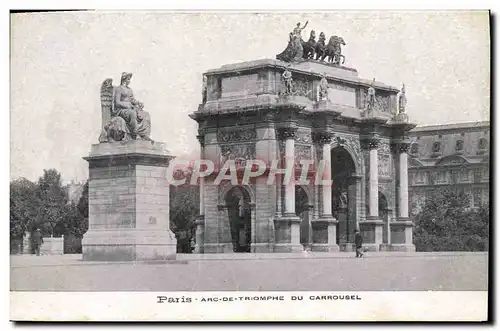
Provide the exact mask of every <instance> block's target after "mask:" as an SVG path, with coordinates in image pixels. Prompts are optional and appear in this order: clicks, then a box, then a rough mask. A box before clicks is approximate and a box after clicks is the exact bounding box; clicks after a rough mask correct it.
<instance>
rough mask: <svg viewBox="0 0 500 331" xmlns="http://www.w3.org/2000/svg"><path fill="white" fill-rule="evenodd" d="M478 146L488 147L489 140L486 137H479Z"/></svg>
mask: <svg viewBox="0 0 500 331" xmlns="http://www.w3.org/2000/svg"><path fill="white" fill-rule="evenodd" d="M478 148H479V149H481V150H484V149H486V148H488V140H486V139H485V138H481V139H479V144H478Z"/></svg>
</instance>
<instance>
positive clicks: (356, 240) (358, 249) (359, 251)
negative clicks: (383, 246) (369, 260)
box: [354, 229, 363, 257]
mask: <svg viewBox="0 0 500 331" xmlns="http://www.w3.org/2000/svg"><path fill="white" fill-rule="evenodd" d="M354 243H355V244H356V257H362V256H363V237H361V233H359V230H358V229H356V231H355V236H354Z"/></svg>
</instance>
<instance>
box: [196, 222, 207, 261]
mask: <svg viewBox="0 0 500 331" xmlns="http://www.w3.org/2000/svg"><path fill="white" fill-rule="evenodd" d="M195 225H196V238H195V243H196V246H195V247H194V252H195V253H198V254H200V253H204V249H203V246H204V243H205V216H204V215H199V216H198V217H197V218H196V222H195Z"/></svg>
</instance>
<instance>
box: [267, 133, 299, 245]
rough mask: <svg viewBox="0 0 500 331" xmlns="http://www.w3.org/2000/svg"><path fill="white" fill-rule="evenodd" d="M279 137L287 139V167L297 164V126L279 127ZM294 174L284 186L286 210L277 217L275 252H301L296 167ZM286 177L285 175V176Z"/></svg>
mask: <svg viewBox="0 0 500 331" xmlns="http://www.w3.org/2000/svg"><path fill="white" fill-rule="evenodd" d="M278 133H279V138H280V139H281V140H284V141H285V167H284V168H285V169H287V168H290V167H291V165H290V163H291V164H292V166H293V165H294V164H295V136H296V133H297V127H293V126H290V127H284V128H279V129H278ZM292 168H293V172H292V176H291V178H290V180H289V181H288V182H285V183H283V186H284V200H285V205H284V207H285V208H284V211H283V216H282V217H280V218H277V219H275V231H276V244H275V245H274V251H275V252H301V251H303V247H302V245H301V244H300V221H301V219H300V218H299V217H298V216H297V215H296V214H295V169H294V167H292ZM283 178H284V176H283Z"/></svg>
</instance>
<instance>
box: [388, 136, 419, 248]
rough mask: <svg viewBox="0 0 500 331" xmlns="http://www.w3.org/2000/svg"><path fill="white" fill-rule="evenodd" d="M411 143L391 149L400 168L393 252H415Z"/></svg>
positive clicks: (392, 233)
mask: <svg viewBox="0 0 500 331" xmlns="http://www.w3.org/2000/svg"><path fill="white" fill-rule="evenodd" d="M409 146H410V144H409V142H407V141H401V142H397V143H394V144H393V145H392V146H391V147H392V150H393V152H394V153H395V154H396V155H397V159H398V167H397V172H398V173H397V178H398V181H397V183H398V190H397V191H398V214H397V216H398V217H397V219H396V221H394V222H391V224H390V226H391V229H390V231H391V245H390V247H391V250H394V251H406V252H414V251H415V245H413V222H412V221H411V220H410V219H409V218H408V216H409V214H408V149H409Z"/></svg>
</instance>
